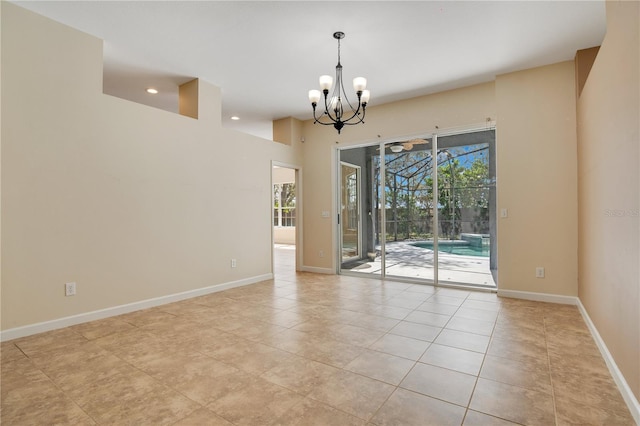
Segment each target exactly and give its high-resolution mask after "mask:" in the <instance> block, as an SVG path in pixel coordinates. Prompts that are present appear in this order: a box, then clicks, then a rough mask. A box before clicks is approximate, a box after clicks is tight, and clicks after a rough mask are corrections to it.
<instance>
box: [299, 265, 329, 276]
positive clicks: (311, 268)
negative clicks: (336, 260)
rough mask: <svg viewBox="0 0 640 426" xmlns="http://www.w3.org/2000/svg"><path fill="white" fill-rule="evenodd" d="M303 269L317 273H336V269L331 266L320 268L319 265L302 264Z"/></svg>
mask: <svg viewBox="0 0 640 426" xmlns="http://www.w3.org/2000/svg"><path fill="white" fill-rule="evenodd" d="M300 270H301V271H303V272H314V273H316V274H328V275H335V273H336V271H334V270H333V269H331V268H319V267H317V266H304V265H303V266H302V267H301V268H300Z"/></svg>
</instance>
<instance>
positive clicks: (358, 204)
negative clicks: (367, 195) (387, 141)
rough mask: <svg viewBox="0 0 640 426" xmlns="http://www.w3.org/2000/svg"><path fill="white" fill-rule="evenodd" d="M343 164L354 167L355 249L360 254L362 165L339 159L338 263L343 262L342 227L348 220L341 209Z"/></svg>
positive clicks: (343, 188) (342, 199)
mask: <svg viewBox="0 0 640 426" xmlns="http://www.w3.org/2000/svg"><path fill="white" fill-rule="evenodd" d="M345 166H346V167H350V168H352V169H354V170H355V174H356V215H357V222H358V224H357V229H356V232H357V241H356V249H357V255H358V256H360V255H362V217H361V216H362V215H361V206H362V188H361V186H362V167H361V166H358V165H356V164H351V163H349V162H347V161H340V167H339V168H338V179H339V182H340V191H339V194H338V198H339V203H338V235H339V239H338V243H339V244H338V246H339V252H340V256H339V264H340V265H341V264H342V263H344V262H345V258H344V232H343V228H344V224H345V223H347V221H348V220H349V218H348V217H345V216H346V215H345V214H344V211H343V201H344V191H345V187H344V181H343V180H344V176H343V174H342V168H343V167H345ZM347 197H348V194H347ZM347 210H348V209H347Z"/></svg>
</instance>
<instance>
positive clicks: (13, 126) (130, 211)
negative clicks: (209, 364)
mask: <svg viewBox="0 0 640 426" xmlns="http://www.w3.org/2000/svg"><path fill="white" fill-rule="evenodd" d="M0 7H2V43H3V44H2V88H3V89H4V90H3V92H2V114H3V117H2V118H3V126H2V226H3V231H4V232H3V233H2V256H3V259H2V329H3V330H7V329H11V328H15V327H19V326H23V325H28V324H34V323H38V322H41V321H47V320H52V319H57V318H62V317H66V316H71V315H76V314H80V313H84V312H90V311H94V310H99V309H103V308H108V307H114V306H119V305H123V304H127V303H132V302H136V301H141V300H145V299H150V298H156V297H160V296H164V295H170V294H175V293H180V292H185V291H189V290H194V289H198V288H203V287H207V286H211V285H215V284H220V283H228V282H233V281H238V280H245V279H251V278H252V277H258V276H262V275H265V274H269V273H271V197H272V196H271V188H270V185H269V182H270V175H271V161H272V160H276V161H280V162H284V163H289V164H298V163H300V159H299V157H298V152H299V143H298V144H294V145H292V146H285V145H283V144H278V143H274V142H270V141H266V140H263V139H259V138H256V137H253V136H249V135H245V134H241V133H237V132H234V131H230V130H227V129H223V128H221V126H220V90H219V89H217V88H216V87H214V86H212V85H210V84H207V83H206V82H203V81H200V84H199V109H198V110H199V117H200V119H199V120H195V119H192V118H189V117H185V116H181V115H178V114H173V113H170V112H167V111H163V110H159V109H155V108H152V107H148V106H144V105H140V104H136V103H132V102H129V101H126V100H123V99H119V98H115V97H111V96H107V95H103V94H102V43H101V41H100V40H98V39H95V38H93V37H90V36H88V35H86V34H83V33H80V32H78V31H75V30H72V29H70V28H68V27H65V26H63V25H60V24H58V23H55V22H53V21H50V20H47V19H45V18H43V17H40V16H38V15H35V14H33V13H31V12H27V11H25V10H23V9H21V8H19V7H17V6H15V5H12V4H10V3H7V2H2V3H1V6H0ZM239 165H240V166H241V167H239ZM248 241H249V242H250V243H248ZM231 258H236V259H237V265H238V266H237V268H234V269H231V267H230V259H231ZM70 281H74V282H76V283H77V286H78V287H77V295H76V296H74V297H65V296H64V291H63V288H64V283H65V282H70Z"/></svg>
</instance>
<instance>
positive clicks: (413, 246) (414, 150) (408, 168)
mask: <svg viewBox="0 0 640 426" xmlns="http://www.w3.org/2000/svg"><path fill="white" fill-rule="evenodd" d="M384 151H385V152H384V156H382V157H379V161H380V162H382V161H384V177H385V179H384V181H383V182H379V184H380V186H381V188H384V212H381V213H384V215H382V214H381V215H380V216H384V228H383V229H384V231H385V233H384V234H385V236H384V241H385V248H384V254H385V269H384V271H385V276H394V277H402V278H410V279H420V280H425V281H427V282H430V283H431V282H433V280H434V268H433V266H434V254H433V251H432V250H425V249H424V248H422V247H420V246H419V245H418V244H417V243H418V242H420V241H433V237H434V234H433V207H434V197H433V180H432V174H433V153H432V143H431V140H430V139H411V140H409V141H404V142H394V143H388V144H385V150H384ZM381 192H382V191H381Z"/></svg>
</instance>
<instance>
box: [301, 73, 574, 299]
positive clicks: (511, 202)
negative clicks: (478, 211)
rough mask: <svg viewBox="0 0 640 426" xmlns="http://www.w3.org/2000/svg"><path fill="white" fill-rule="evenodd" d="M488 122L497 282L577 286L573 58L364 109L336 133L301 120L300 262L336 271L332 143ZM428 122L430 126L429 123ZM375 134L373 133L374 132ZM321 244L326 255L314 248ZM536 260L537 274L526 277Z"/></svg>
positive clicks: (519, 286) (563, 289) (531, 287)
mask: <svg viewBox="0 0 640 426" xmlns="http://www.w3.org/2000/svg"><path fill="white" fill-rule="evenodd" d="M488 118H489V119H491V120H496V121H497V142H496V143H497V173H498V207H499V208H507V209H508V212H509V217H508V218H506V219H499V220H498V250H499V252H498V281H499V287H500V289H502V290H515V291H527V292H537V293H549V294H556V295H566V296H576V295H577V220H576V218H577V182H576V169H577V163H576V162H577V160H576V121H575V72H574V67H573V63H572V62H563V63H560V64H554V65H550V66H546V67H541V68H536V69H532V70H527V71H522V72H518V73H512V74H507V75H502V76H499V77H498V78H497V79H496V81H495V83H486V84H481V85H477V86H471V87H466V88H462V89H458V90H452V91H448V92H443V93H438V94H434V95H429V96H423V97H419V98H414V99H410V100H408V101H402V102H395V103H391V104H386V105H382V106H379V107H375V108H370V110H369V111H368V112H367V117H366V124H365V125H361V126H354V127H346V128H345V129H343V131H342V135H338V134H337V132H336V131H335V130H334V129H333V128H331V127H328V126H319V125H317V124H316V125H314V124H312V122H310V121H307V122H305V123H304V127H303V136H304V137H305V140H306V142H305V143H304V159H305V163H304V176H305V179H304V193H305V194H307V195H308V194H313V195H312V196H307V197H306V198H305V216H304V219H305V225H306V226H305V239H304V265H305V266H311V267H316V268H322V269H325V270H327V271H332V270H335V267H336V259H335V257H334V256H327V255H326V253H333V252H335V245H336V241H335V239H336V235H335V232H334V229H335V222H334V219H333V218H330V219H327V218H322V217H321V212H322V211H331V212H332V213H333V212H334V211H335V209H334V199H335V195H334V187H335V185H334V179H335V170H334V169H335V158H334V157H335V147H336V146H348V145H355V144H359V143H365V142H378V141H380V140H389V139H392V138H394V137H401V136H406V135H420V134H422V135H424V134H430V133H432V132H436V131H437V132H446V131H448V130H450V129H456V128H464V127H474V126H479V127H482V126H486V120H487V119H488ZM436 126H437V127H438V129H436ZM378 135H380V137H378ZM320 250H322V251H324V253H325V257H324V258H321V257H320V256H319V255H318V253H319V251H320ZM537 266H542V267H545V272H546V277H545V278H544V279H540V278H535V268H536V267H537Z"/></svg>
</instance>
